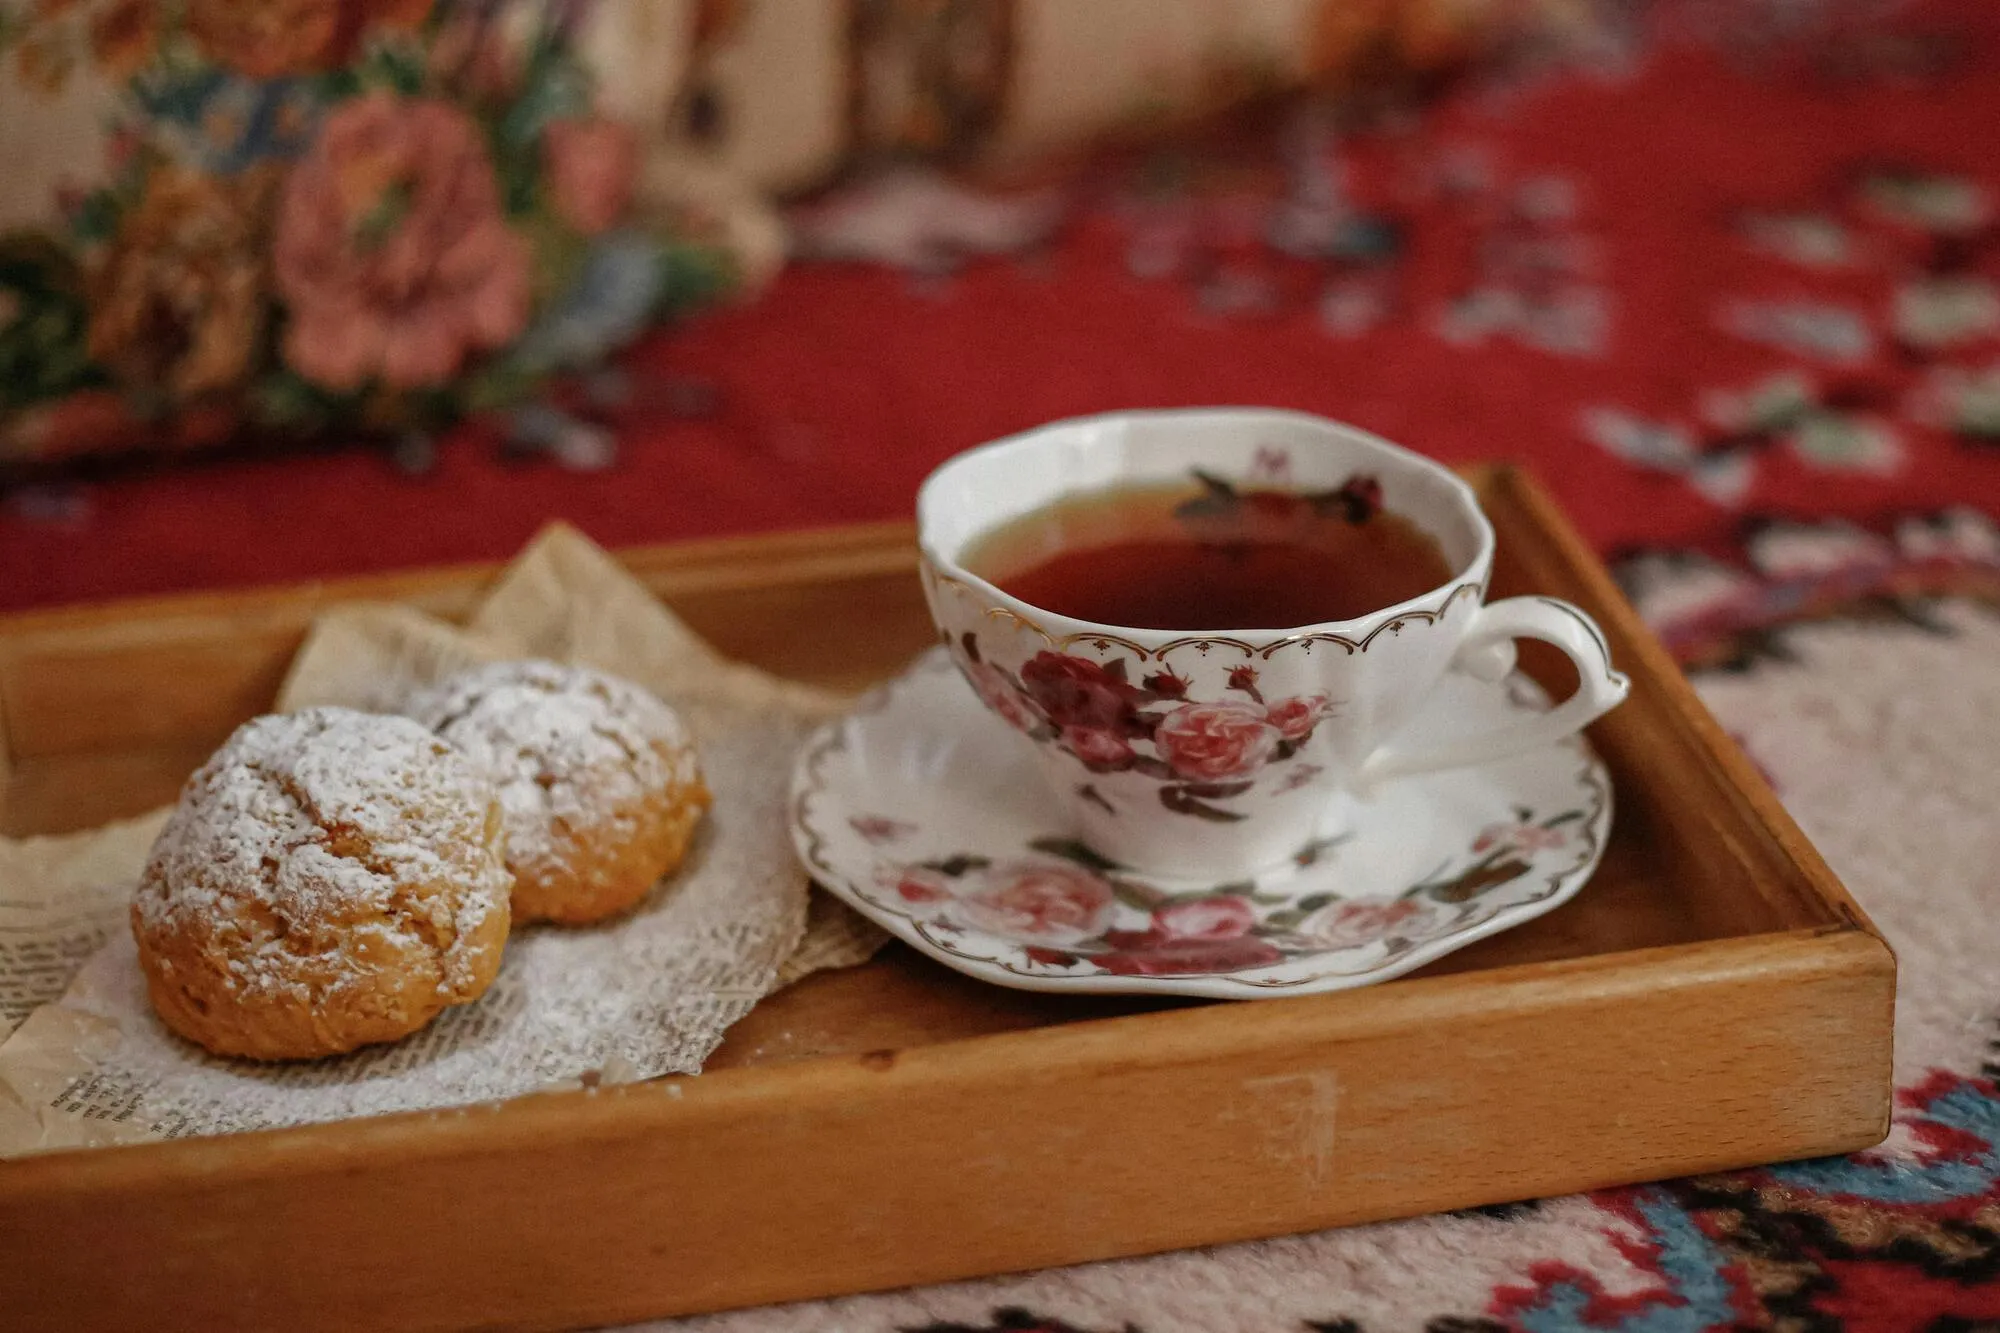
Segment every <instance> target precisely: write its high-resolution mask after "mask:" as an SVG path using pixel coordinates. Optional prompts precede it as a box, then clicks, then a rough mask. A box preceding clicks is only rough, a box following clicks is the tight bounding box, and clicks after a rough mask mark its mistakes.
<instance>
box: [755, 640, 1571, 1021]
mask: <svg viewBox="0 0 2000 1333" xmlns="http://www.w3.org/2000/svg"><path fill="white" fill-rule="evenodd" d="M1434 697H1435V699H1436V701H1437V704H1438V705H1439V706H1438V707H1435V708H1431V709H1427V710H1426V716H1425V718H1424V719H1423V721H1422V723H1420V724H1419V725H1422V726H1424V727H1426V728H1427V729H1428V728H1431V727H1436V728H1458V727H1477V726H1483V725H1486V724H1487V719H1488V718H1490V717H1491V715H1492V714H1493V713H1494V712H1495V711H1496V710H1505V709H1539V708H1541V707H1543V706H1545V700H1544V697H1543V696H1542V695H1541V693H1540V691H1539V690H1538V689H1537V688H1536V687H1535V686H1534V685H1533V684H1532V683H1531V682H1529V681H1528V680H1527V679H1526V678H1525V677H1521V676H1518V675H1517V676H1513V677H1510V678H1509V679H1507V680H1505V681H1502V682H1500V683H1499V684H1488V683H1484V682H1481V681H1479V680H1476V679H1474V678H1473V677H1471V676H1468V675H1456V674H1455V675H1451V676H1448V677H1446V679H1445V680H1444V681H1443V683H1441V684H1440V685H1439V687H1438V692H1437V694H1436V695H1435V696H1434ZM791 824H792V839H793V842H794V844H795V845H796V846H797V848H798V852H799V856H800V857H801V858H802V859H803V860H804V861H805V864H806V866H807V868H808V869H809V870H810V871H811V873H812V875H813V877H814V878H815V879H817V880H818V881H819V882H820V883H821V884H823V885H825V886H826V887H827V888H828V889H829V890H831V891H832V892H833V893H834V894H835V895H837V896H838V897H840V898H841V899H842V900H844V901H845V902H846V903H847V904H848V905H849V906H851V907H853V908H854V909H855V910H856V911H858V912H860V913H862V914H863V915H864V916H867V917H869V918H871V919H872V920H874V921H876V922H878V923H879V924H880V925H882V926H883V927H884V928H885V929H887V930H889V931H890V932H891V933H893V934H895V935H896V936H898V937H899V938H901V939H902V940H904V941H906V942H907V943H909V944H910V945H912V946H913V947H915V948H916V949H918V950H920V951H921V952H923V953H926V954H929V955H930V956H931V957H933V958H935V959H937V960H938V961H939V962H941V963H943V964H945V965H946V966H948V967H953V968H956V969H958V970H959V971H961V972H964V973H966V974H967V975H969V976H974V977H977V978H979V979H980V980H982V981H991V982H996V983H998V984H1000V985H1003V986H1018V987H1022V988H1025V989H1029V990H1046V991H1062V990H1071V991H1151V992H1161V993H1169V994H1180V995H1205V996H1213V997H1219V998H1225V999H1247V998H1255V997H1261V996H1271V995H1308V994H1313V993H1315V992H1319V991H1333V990H1345V989H1347V988H1349V987H1353V986H1365V985H1368V984H1369V983H1371V982H1376V981H1384V980H1387V979H1388V978H1390V977H1394V976H1399V975H1401V974H1402V973H1404V972H1408V971H1410V970H1411V969H1413V968H1416V967H1420V966H1422V965H1423V964H1425V963H1428V962H1430V961H1431V960H1432V959H1434V958H1438V957H1441V956H1443V955H1444V954H1447V953H1450V952H1451V951H1452V950H1454V949H1460V948H1463V947H1464V946H1466V945H1468V944H1470V943H1472V942H1473V941H1474V940H1478V939H1482V938H1484V937H1486V936H1488V935H1493V934H1496V933H1498V932H1500V931H1503V930H1506V929H1508V928H1510V927H1513V926H1518V925H1520V924H1521V923H1522V922H1524V921H1529V920H1532V919H1533V918H1535V917H1538V916H1541V915H1542V914H1543V913H1545V912H1548V911H1550V910H1552V909H1554V908H1555V907H1557V906H1559V905H1561V904H1562V903H1564V902H1566V901H1568V899H1569V898H1570V897H1572V896H1573V895H1574V894H1575V893H1576V892H1577V890H1578V889H1580V888H1582V887H1583V884H1584V881H1585V880H1587V879H1588V878H1589V877H1590V872H1591V871H1592V870H1593V869H1594V868H1595V867H1596V865H1597V860H1598V857H1599V855H1600V854H1601V853H1602V851H1603V849H1604V844H1605V840H1606V838H1607V837H1608V835H1609V833H1610V829H1611V782H1610V779H1609V777H1608V776H1607V775H1606V773H1605V771H1604V766H1603V765H1602V764H1601V763H1600V762H1599V761H1598V759H1597V757H1596V756H1595V755H1594V754H1593V753H1592V752H1591V750H1590V748H1589V746H1588V745H1587V744H1586V743H1585V742H1584V741H1583V740H1582V739H1581V738H1580V737H1577V738H1572V739H1570V740H1567V741H1563V742H1561V743H1559V744H1556V745H1552V746H1549V747H1548V748H1546V749H1543V750H1538V751H1533V752H1531V753H1528V754H1525V755H1518V756H1515V757H1514V758H1511V759H1505V760H1500V761H1496V762H1493V763H1488V764H1482V765H1478V766H1476V767H1470V768H1460V769H1451V770H1446V771H1443V772H1434V773H1427V774H1422V775H1419V776H1415V777H1411V778H1406V779H1402V780H1400V781H1396V782H1390V783H1385V784H1383V785H1382V786H1381V787H1380V788H1379V789H1378V790H1377V791H1376V792H1375V793H1374V794H1373V795H1372V796H1370V797H1369V798H1367V799H1365V800H1359V801H1357V802H1356V803H1355V807H1354V818H1353V823H1352V827H1353V829H1354V830H1355V831H1354V832H1353V833H1351V834H1349V835H1347V836H1346V837H1344V838H1339V839H1333V840H1330V841H1326V842H1320V843H1315V844H1313V845H1310V846H1308V847H1305V848H1302V849H1301V850H1300V851H1299V853H1298V855H1297V856H1296V857H1295V858H1294V861H1295V864H1293V865H1291V866H1289V867H1286V868H1284V869H1283V870H1281V871H1279V872H1277V873H1275V874H1267V875H1265V876H1263V877H1261V878H1259V879H1257V880H1254V881H1252V880H1245V881H1240V882H1236V883H1229V884H1216V885H1213V886H1210V887H1201V888H1196V889H1192V890H1190V889H1189V888H1187V886H1185V885H1184V884H1178V883H1176V884H1173V885H1166V884H1163V883H1159V882H1154V881H1150V880H1148V879H1147V878H1146V877H1145V876H1142V875H1137V874H1133V873H1131V872H1129V871H1126V870H1125V869H1124V868H1123V867H1121V866H1118V865H1116V864H1114V863H1112V862H1110V861H1108V860H1106V859H1105V858H1103V857H1101V856H1099V855H1097V854H1096V853H1095V852H1093V851H1092V850H1091V849H1090V848H1089V847H1087V846H1085V845H1083V844H1082V843H1080V842H1078V841H1077V840H1076V839H1075V838H1074V836H1073V835H1072V834H1071V832H1070V830H1069V829H1068V828H1067V827H1066V824H1065V821H1064V819H1063V816H1062V815H1061V813H1060V811H1059V807H1058V806H1057V804H1056V802H1055V800H1054V799H1053V798H1052V797H1051V796H1050V795H1049V794H1048V792H1047V791H1046V789H1045V788H1044V787H1043V785H1042V778H1041V775H1040V773H1039V771H1038V769H1037V767H1036V764H1035V760H1034V756H1033V752H1032V751H1031V749H1030V748H1029V746H1028V745H1027V744H1026V743H1025V742H1024V741H1023V740H1022V738H1021V737H1020V736H1019V735H1018V734H1017V733H1015V732H1013V731H1011V730H1009V729H1008V727H1007V726H1006V725H1005V724H1004V723H1002V722H1001V721H1000V720H999V719H997V718H995V717H994V716H993V715H992V714H991V713H989V712H988V711H987V710H986V709H985V708H984V707H983V706H982V705H981V703H980V701H979V699H978V697H977V696H975V695H974V694H973V692H972V690H971V689H969V688H968V687H967V685H966V683H965V681H964V680H963V679H962V678H961V677H960V676H959V674H958V672H957V670H956V668H955V667H954V666H953V665H952V663H951V660H950V659H949V658H948V657H947V656H946V655H945V654H944V653H943V651H942V650H933V651H932V652H930V653H927V654H925V655H924V656H923V657H921V658H919V659H918V660H917V661H916V662H915V663H914V664H913V665H912V666H911V667H910V668H909V670H907V671H906V672H904V673H903V675H901V676H899V677H898V678H897V679H895V680H894V681H891V682H890V683H889V684H888V685H886V686H884V687H883V688H882V689H880V690H878V691H877V692H875V693H874V694H873V695H871V696H869V698H868V699H866V700H865V701H863V703H862V704H861V705H860V707H858V708H857V709H856V710H855V711H854V712H853V713H851V714H849V715H848V716H847V717H845V718H843V719H841V720H839V721H837V722H834V723H831V724H829V725H828V726H826V727H824V728H822V729H821V730H820V731H819V732H818V733H817V734H816V735H815V736H814V737H813V738H812V740H811V741H810V742H809V743H808V744H807V746H806V748H805V749H804V751H803V752H802V753H801V754H800V757H799V761H798V767H797V769H796V771H795V772H794V774H793V778H792V805H791Z"/></svg>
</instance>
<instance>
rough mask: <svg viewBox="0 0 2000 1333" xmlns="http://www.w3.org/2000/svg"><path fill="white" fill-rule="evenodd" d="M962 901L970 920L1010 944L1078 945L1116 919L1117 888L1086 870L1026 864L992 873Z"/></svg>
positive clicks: (1002, 867)
mask: <svg viewBox="0 0 2000 1333" xmlns="http://www.w3.org/2000/svg"><path fill="white" fill-rule="evenodd" d="M983 878H984V881H985V882H984V884H983V885H982V886H981V887H980V888H978V889H976V890H974V891H973V892H971V893H968V894H965V895H964V896H962V897H961V898H960V899H959V908H960V910H961V911H962V912H963V913H964V915H965V919H966V921H967V922H968V923H969V924H971V925H973V926H976V927H977V928H979V929H980V930H985V931H990V932H991V933H993V934H995V935H1002V936H1006V937H1008V938H1010V939H1019V940H1039V941H1043V942H1046V943H1053V944H1074V943H1076V942H1077V941H1079V940H1086V939H1089V938H1090V937H1092V936H1093V935H1097V934H1100V933H1102V932H1103V930H1104V927H1105V926H1106V925H1107V924H1109V922H1110V920H1111V908H1112V903H1113V898H1112V893H1111V886H1110V885H1109V884H1107V883H1105V882H1104V880H1103V879H1101V878H1099V877H1098V876H1097V875H1094V874H1092V873H1091V872H1090V871H1088V870H1085V869H1084V868H1083V867H1081V866H1074V865H1066V864H1058V863H1055V862H1040V861H1020V862H1014V863H1012V864H1008V865H1002V866H995V867H993V868H992V869H991V870H989V871H987V872H986V874H985V876H984V877H983Z"/></svg>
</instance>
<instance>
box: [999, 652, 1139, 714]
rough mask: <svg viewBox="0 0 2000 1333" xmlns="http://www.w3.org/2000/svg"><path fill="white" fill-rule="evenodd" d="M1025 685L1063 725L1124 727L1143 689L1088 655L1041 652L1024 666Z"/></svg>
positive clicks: (1135, 709)
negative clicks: (1073, 655)
mask: <svg viewBox="0 0 2000 1333" xmlns="http://www.w3.org/2000/svg"><path fill="white" fill-rule="evenodd" d="M1021 687H1022V688H1023V689H1025V690H1026V691H1027V692H1028V697H1029V698H1030V699H1033V700H1034V701H1035V703H1036V704H1037V705H1039V706H1040V708H1041V710H1042V712H1043V713H1044V714H1045V715H1047V717H1048V719H1049V721H1051V722H1053V723H1055V724H1056V725H1057V726H1059V727H1117V728H1120V729H1123V727H1124V726H1125V725H1126V724H1127V723H1128V722H1129V721H1130V720H1131V719H1132V717H1133V716H1134V714H1135V713H1136V712H1137V711H1138V710H1137V704H1138V699H1139V692H1138V691H1137V690H1135V689H1133V688H1132V686H1131V685H1129V684H1127V683H1126V682H1125V679H1124V677H1123V676H1122V675H1120V674H1118V673H1117V672H1115V671H1112V670H1109V669H1107V668H1106V667H1104V666H1103V665H1101V664H1100V663H1097V662H1093V661H1091V660H1090V659H1089V658H1085V657H1072V656H1071V655H1069V654H1068V653H1052V652H1046V651H1044V652H1039V653H1036V654H1035V655H1034V656H1033V657H1031V658H1029V659H1028V661H1027V662H1026V664H1024V665H1023V666H1022V667H1021Z"/></svg>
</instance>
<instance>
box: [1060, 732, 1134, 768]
mask: <svg viewBox="0 0 2000 1333" xmlns="http://www.w3.org/2000/svg"><path fill="white" fill-rule="evenodd" d="M1062 741H1063V748H1064V749H1066V750H1068V751H1069V752H1070V753H1071V754H1073V755H1075V756H1076V757H1077V758H1078V759H1081V760H1082V761H1083V766H1084V767H1085V768H1088V769H1090V770H1091V771H1092V772H1095V773H1112V772H1116V771H1117V770H1119V769H1123V768H1130V767H1131V766H1132V761H1133V759H1135V758H1136V757H1137V756H1136V755H1135V754H1134V752H1133V750H1132V744H1131V742H1130V741H1128V740H1126V739H1125V738H1124V737H1123V736H1120V735H1119V734H1118V733H1117V732H1115V731H1112V730H1111V729H1109V728H1108V727H1064V728H1063V731H1062Z"/></svg>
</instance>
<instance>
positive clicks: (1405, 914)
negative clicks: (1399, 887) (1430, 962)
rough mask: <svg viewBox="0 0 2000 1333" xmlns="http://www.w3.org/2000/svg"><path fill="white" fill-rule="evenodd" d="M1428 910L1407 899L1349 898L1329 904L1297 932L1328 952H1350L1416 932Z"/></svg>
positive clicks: (1307, 919) (1301, 924) (1299, 926)
mask: <svg viewBox="0 0 2000 1333" xmlns="http://www.w3.org/2000/svg"><path fill="white" fill-rule="evenodd" d="M1429 915H1430V909H1429V908H1427V907H1425V906H1424V905H1423V904H1421V903H1418V902H1414V901H1412V900H1410V899H1408V898H1350V899H1347V900H1346V901H1343V902H1332V903H1328V904H1327V905H1326V906H1325V907H1322V908H1320V909H1319V910H1318V911H1317V912H1314V913H1313V914H1312V915H1311V916H1309V917H1307V918H1306V919H1305V920H1303V921H1301V922H1299V924H1298V926H1297V928H1296V933H1297V934H1299V935H1303V936H1305V937H1306V938H1307V939H1310V940H1312V941H1313V942H1314V943H1315V944H1318V945H1320V946H1322V947H1323V948H1328V949H1351V948H1355V947H1357V946H1359V945H1363V944H1372V943H1373V942H1375V941H1376V940H1379V939H1382V938H1384V937H1385V936H1388V935H1397V934H1402V935H1407V934H1410V933H1412V932H1413V931H1415V930H1417V929H1419V928H1420V927H1421V926H1422V925H1423V924H1424V921H1425V919H1426V918H1428V917H1429Z"/></svg>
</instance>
